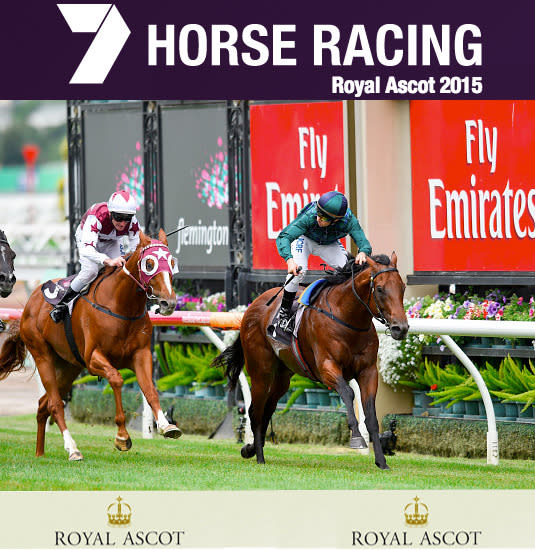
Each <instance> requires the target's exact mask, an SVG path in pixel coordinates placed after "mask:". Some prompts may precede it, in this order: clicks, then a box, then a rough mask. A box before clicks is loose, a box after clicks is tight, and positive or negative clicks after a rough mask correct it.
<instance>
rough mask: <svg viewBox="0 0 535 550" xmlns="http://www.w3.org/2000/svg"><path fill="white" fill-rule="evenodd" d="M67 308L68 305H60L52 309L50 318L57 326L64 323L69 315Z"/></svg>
mask: <svg viewBox="0 0 535 550" xmlns="http://www.w3.org/2000/svg"><path fill="white" fill-rule="evenodd" d="M67 307H68V306H67V304H62V303H60V304H58V305H57V306H55V307H54V308H53V309H52V311H51V312H50V318H51V319H52V321H54V323H56V324H57V323H59V322H61V321H63V319H64V318H65V314H66V313H67Z"/></svg>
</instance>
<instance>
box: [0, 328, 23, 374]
mask: <svg viewBox="0 0 535 550" xmlns="http://www.w3.org/2000/svg"><path fill="white" fill-rule="evenodd" d="M25 359H26V346H25V345H24V342H23V341H22V338H21V337H20V322H19V321H15V322H14V323H13V324H12V325H11V327H10V329H9V334H8V337H7V339H6V341H5V342H4V345H3V346H2V349H1V350H0V380H3V379H4V378H7V376H8V375H9V374H10V373H11V372H15V371H18V370H21V369H23V368H24V360H25Z"/></svg>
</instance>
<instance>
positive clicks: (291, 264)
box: [286, 258, 299, 277]
mask: <svg viewBox="0 0 535 550" xmlns="http://www.w3.org/2000/svg"><path fill="white" fill-rule="evenodd" d="M286 263H287V264H288V273H293V274H294V275H295V276H296V277H297V274H298V273H299V271H297V270H298V269H299V266H298V265H297V264H296V263H295V260H294V259H293V258H288V259H287V260H286Z"/></svg>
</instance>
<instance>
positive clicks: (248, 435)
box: [199, 327, 254, 443]
mask: <svg viewBox="0 0 535 550" xmlns="http://www.w3.org/2000/svg"><path fill="white" fill-rule="evenodd" d="M199 328H200V329H201V331H202V333H203V334H204V335H205V336H206V337H207V338H208V340H210V342H212V344H214V346H215V347H216V348H217V349H218V350H219V351H225V349H226V346H225V344H224V343H223V340H221V338H219V336H218V335H217V334H216V333H215V332H214V331H213V330H212V329H211V328H210V327H199ZM239 382H240V388H241V392H242V394H243V401H244V403H245V411H246V414H245V433H244V438H243V439H244V441H245V443H252V442H253V440H254V437H253V431H252V430H251V419H250V418H249V407H250V406H251V389H250V388H249V384H248V382H247V378H246V377H245V374H244V372H243V371H242V372H240V378H239Z"/></svg>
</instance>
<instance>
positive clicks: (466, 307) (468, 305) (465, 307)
mask: <svg viewBox="0 0 535 550" xmlns="http://www.w3.org/2000/svg"><path fill="white" fill-rule="evenodd" d="M470 305H471V303H470V300H465V301H464V303H463V307H464V309H468V308H469V307H470Z"/></svg>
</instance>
